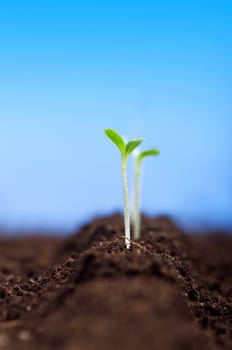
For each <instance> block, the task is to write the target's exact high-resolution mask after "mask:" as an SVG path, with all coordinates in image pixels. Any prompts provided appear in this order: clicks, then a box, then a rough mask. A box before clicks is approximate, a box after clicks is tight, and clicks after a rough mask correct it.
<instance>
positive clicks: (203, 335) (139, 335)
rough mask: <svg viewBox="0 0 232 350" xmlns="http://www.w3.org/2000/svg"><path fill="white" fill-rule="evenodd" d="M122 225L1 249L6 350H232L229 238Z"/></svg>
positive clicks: (146, 224) (20, 241)
mask: <svg viewBox="0 0 232 350" xmlns="http://www.w3.org/2000/svg"><path fill="white" fill-rule="evenodd" d="M122 232H123V220H122V217H121V216H120V215H114V216H111V217H107V218H98V219H96V220H93V221H92V222H91V223H89V224H88V225H85V226H83V227H82V228H81V229H80V230H79V232H77V233H74V234H73V235H70V236H69V237H66V238H54V237H53V238H51V237H36V236H35V237H21V238H7V239H6V238H2V239H0V350H1V349H5V350H21V349H23V350H31V349H33V350H37V349H38V350H41V349H43V350H50V349H54V348H55V349H57V350H61V349H62V350H74V349H78V350H98V349H99V350H100V349H101V350H102V349H107V350H116V349H121V350H124V349H125V350H130V349H134V350H142V349H146V348H149V349H156V350H161V349H162V350H166V349H168V350H182V349H183V350H186V349H190V350H191V349H194V350H195V349H198V350H201V349H205V350H208V349H228V350H229V349H232V254H231V251H232V236H230V235H226V234H223V233H214V234H208V235H186V234H185V233H183V232H182V231H181V230H180V229H178V227H177V226H176V225H175V223H173V222H172V221H171V220H169V219H168V218H165V217H160V218H157V219H149V218H146V217H144V218H143V231H142V237H141V239H140V240H139V241H136V242H132V246H131V249H130V251H128V250H127V249H125V247H124V240H123V237H122Z"/></svg>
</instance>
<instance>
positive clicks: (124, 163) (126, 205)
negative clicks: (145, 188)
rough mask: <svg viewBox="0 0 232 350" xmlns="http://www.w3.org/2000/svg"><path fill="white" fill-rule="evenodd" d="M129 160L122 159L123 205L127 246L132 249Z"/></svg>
mask: <svg viewBox="0 0 232 350" xmlns="http://www.w3.org/2000/svg"><path fill="white" fill-rule="evenodd" d="M127 159H128V157H125V158H123V159H122V180H123V204H124V224H125V244H126V247H127V249H130V239H131V237H130V208H129V199H128V184H127Z"/></svg>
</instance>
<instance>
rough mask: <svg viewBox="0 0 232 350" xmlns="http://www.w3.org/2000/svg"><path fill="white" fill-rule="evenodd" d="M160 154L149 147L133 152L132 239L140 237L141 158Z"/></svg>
mask: <svg viewBox="0 0 232 350" xmlns="http://www.w3.org/2000/svg"><path fill="white" fill-rule="evenodd" d="M159 154H160V152H159V150H157V149H149V150H147V151H144V152H138V153H137V154H135V167H134V212H133V222H134V239H139V238H140V231H141V214H140V191H141V189H140V187H141V184H140V183H141V179H140V178H141V163H142V160H143V159H144V158H146V157H149V156H158V155H159Z"/></svg>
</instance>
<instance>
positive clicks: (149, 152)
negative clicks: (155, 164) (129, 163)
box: [138, 148, 160, 160]
mask: <svg viewBox="0 0 232 350" xmlns="http://www.w3.org/2000/svg"><path fill="white" fill-rule="evenodd" d="M159 154H160V151H159V150H158V149H156V148H153V149H148V150H147V151H144V152H141V153H140V154H139V155H138V158H139V159H140V160H142V159H143V158H145V157H149V156H158V155H159Z"/></svg>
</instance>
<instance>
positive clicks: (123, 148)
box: [105, 129, 143, 249]
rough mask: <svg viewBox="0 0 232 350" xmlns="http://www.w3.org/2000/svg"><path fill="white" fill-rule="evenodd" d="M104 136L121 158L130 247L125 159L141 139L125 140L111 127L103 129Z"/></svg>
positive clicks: (126, 159)
mask: <svg viewBox="0 0 232 350" xmlns="http://www.w3.org/2000/svg"><path fill="white" fill-rule="evenodd" d="M105 134H106V136H108V137H109V139H110V140H111V141H112V142H113V143H114V144H115V145H116V146H117V147H118V149H119V151H120V153H121V158H122V182H123V206H124V224H125V244H126V247H127V249H130V241H131V235H130V210H129V199H128V181H127V161H128V158H129V156H130V154H131V153H132V152H133V151H134V150H135V149H136V148H137V147H138V146H139V145H140V144H141V142H142V141H143V139H136V140H130V141H128V142H126V141H125V140H124V139H123V137H122V136H120V135H119V134H118V133H117V132H116V131H114V130H112V129H105Z"/></svg>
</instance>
